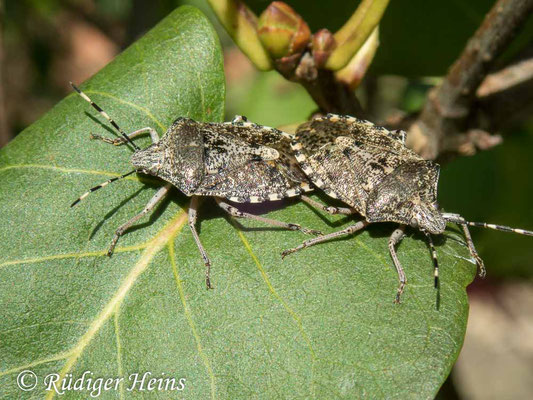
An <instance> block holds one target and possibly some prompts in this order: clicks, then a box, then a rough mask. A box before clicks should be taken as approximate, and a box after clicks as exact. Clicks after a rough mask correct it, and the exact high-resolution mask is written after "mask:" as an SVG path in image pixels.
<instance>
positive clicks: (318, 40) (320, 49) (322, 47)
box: [311, 29, 337, 68]
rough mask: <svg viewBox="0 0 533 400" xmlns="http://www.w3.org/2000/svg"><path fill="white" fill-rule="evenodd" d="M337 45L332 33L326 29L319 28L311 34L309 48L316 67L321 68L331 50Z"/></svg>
mask: <svg viewBox="0 0 533 400" xmlns="http://www.w3.org/2000/svg"><path fill="white" fill-rule="evenodd" d="M335 47H337V43H336V42H335V38H334V37H333V34H332V33H331V32H330V31H328V30H327V29H320V30H319V31H318V32H317V33H315V34H314V35H313V41H312V45H311V48H312V49H313V58H314V59H315V64H316V66H317V68H322V67H323V66H324V65H325V64H326V61H327V60H328V58H329V56H330V54H331V52H332V51H333V50H334V49H335Z"/></svg>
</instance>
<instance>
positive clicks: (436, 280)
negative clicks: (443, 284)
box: [424, 231, 439, 289]
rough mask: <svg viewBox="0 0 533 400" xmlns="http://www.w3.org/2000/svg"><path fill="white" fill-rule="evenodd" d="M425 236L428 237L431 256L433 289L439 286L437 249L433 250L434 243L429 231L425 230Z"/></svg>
mask: <svg viewBox="0 0 533 400" xmlns="http://www.w3.org/2000/svg"><path fill="white" fill-rule="evenodd" d="M424 233H425V234H426V237H427V238H428V244H429V249H430V250H431V258H432V260H433V268H434V276H435V289H437V288H438V287H439V261H438V260H437V251H436V250H435V245H434V244H433V239H432V238H431V234H430V233H429V232H425V231H424Z"/></svg>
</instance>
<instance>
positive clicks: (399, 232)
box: [389, 225, 407, 304]
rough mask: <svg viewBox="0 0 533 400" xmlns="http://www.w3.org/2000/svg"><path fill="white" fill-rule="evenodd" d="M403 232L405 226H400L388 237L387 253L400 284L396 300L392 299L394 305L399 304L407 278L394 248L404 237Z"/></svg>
mask: <svg viewBox="0 0 533 400" xmlns="http://www.w3.org/2000/svg"><path fill="white" fill-rule="evenodd" d="M404 231H405V225H400V227H399V228H398V229H396V230H395V231H394V232H392V235H390V237H389V252H390V255H391V257H392V261H393V262H394V267H395V268H396V272H398V281H399V282H400V283H399V285H398V290H397V292H396V298H395V299H394V302H395V303H396V304H400V297H401V295H402V293H403V291H404V289H405V285H406V284H407V278H406V277H405V272H404V270H403V268H402V264H400V260H399V259H398V255H397V254H396V246H397V245H398V244H399V243H400V242H401V241H402V239H403V238H404V237H405V232H404Z"/></svg>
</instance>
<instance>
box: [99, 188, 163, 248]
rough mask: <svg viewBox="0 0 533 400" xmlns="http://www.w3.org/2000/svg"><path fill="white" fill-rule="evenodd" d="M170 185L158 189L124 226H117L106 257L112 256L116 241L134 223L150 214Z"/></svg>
mask: <svg viewBox="0 0 533 400" xmlns="http://www.w3.org/2000/svg"><path fill="white" fill-rule="evenodd" d="M171 187H172V185H171V184H170V183H168V184H166V185H165V186H163V187H162V188H160V189H159V190H158V191H157V192H156V193H155V194H154V196H153V197H152V198H151V199H150V201H149V202H148V203H147V204H146V207H144V209H143V210H142V211H141V212H140V213H139V214H137V215H136V216H134V217H133V218H132V219H130V220H129V221H128V222H126V223H125V224H122V225H120V226H119V228H118V229H117V230H116V231H115V236H114V237H113V240H111V245H110V246H109V250H108V251H107V255H108V256H109V257H111V255H112V254H113V250H115V246H116V245H117V242H118V239H120V237H121V236H122V235H123V234H124V232H126V230H128V229H129V228H130V227H131V226H132V225H133V224H134V223H136V222H137V221H138V220H140V219H141V218H142V217H144V216H145V215H146V214H148V213H149V212H151V211H152V210H153V209H154V208H155V206H156V205H157V204H158V203H159V202H160V201H161V200H163V199H164V198H165V196H166V194H167V193H168V192H169V190H170V188H171Z"/></svg>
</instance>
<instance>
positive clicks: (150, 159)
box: [130, 142, 166, 176]
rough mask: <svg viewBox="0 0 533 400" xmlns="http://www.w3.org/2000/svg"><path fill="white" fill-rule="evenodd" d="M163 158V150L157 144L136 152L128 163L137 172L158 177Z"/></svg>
mask: <svg viewBox="0 0 533 400" xmlns="http://www.w3.org/2000/svg"><path fill="white" fill-rule="evenodd" d="M165 158H166V157H165V149H164V147H163V146H161V142H159V143H154V144H152V145H151V146H149V147H147V148H146V149H140V150H136V151H135V153H133V154H132V156H131V159H130V161H131V163H132V164H133V166H134V167H135V169H136V170H137V171H138V172H142V173H144V174H148V175H155V176H158V175H159V170H160V169H161V168H162V167H163V165H164V164H165Z"/></svg>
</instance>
